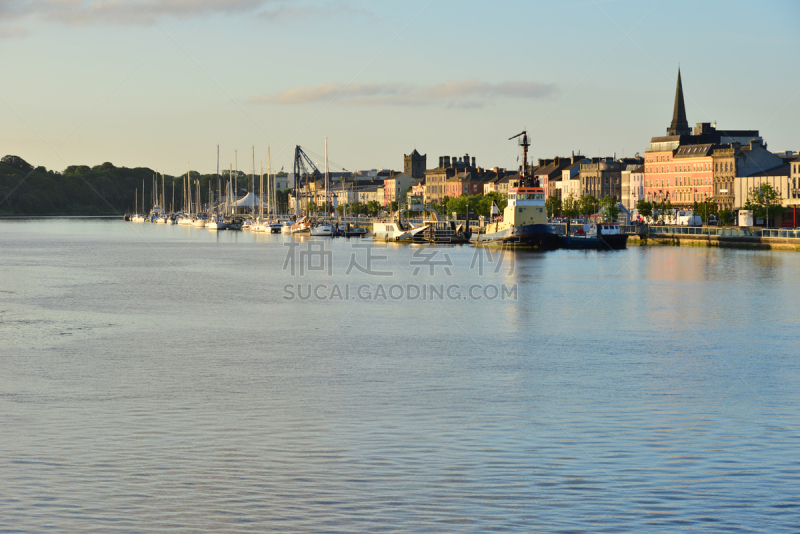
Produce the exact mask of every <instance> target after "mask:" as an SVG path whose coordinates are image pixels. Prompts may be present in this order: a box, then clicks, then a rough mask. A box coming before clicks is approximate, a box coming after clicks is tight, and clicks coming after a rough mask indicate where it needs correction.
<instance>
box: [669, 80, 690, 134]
mask: <svg viewBox="0 0 800 534" xmlns="http://www.w3.org/2000/svg"><path fill="white" fill-rule="evenodd" d="M691 134H692V129H691V128H689V123H688V122H686V105H685V104H684V103H683V85H682V84H681V69H678V87H677V88H676V89H675V108H674V109H673V110H672V122H671V123H670V125H669V128H667V135H691Z"/></svg>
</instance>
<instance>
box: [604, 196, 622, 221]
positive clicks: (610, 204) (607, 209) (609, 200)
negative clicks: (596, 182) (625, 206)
mask: <svg viewBox="0 0 800 534" xmlns="http://www.w3.org/2000/svg"><path fill="white" fill-rule="evenodd" d="M601 206H602V208H603V213H605V215H606V217H608V218H609V219H610V220H611V221H612V222H616V221H617V219H619V207H618V206H617V199H616V198H614V197H611V196H606V197H605V198H604V199H603V200H602V201H601Z"/></svg>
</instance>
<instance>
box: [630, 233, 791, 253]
mask: <svg viewBox="0 0 800 534" xmlns="http://www.w3.org/2000/svg"><path fill="white" fill-rule="evenodd" d="M628 245H632V246H637V245H640V246H647V245H662V246H678V247H721V248H743V249H753V250H794V251H798V252H800V239H795V238H781V237H757V236H720V235H683V234H678V235H671V234H650V235H649V236H639V235H632V236H630V237H628Z"/></svg>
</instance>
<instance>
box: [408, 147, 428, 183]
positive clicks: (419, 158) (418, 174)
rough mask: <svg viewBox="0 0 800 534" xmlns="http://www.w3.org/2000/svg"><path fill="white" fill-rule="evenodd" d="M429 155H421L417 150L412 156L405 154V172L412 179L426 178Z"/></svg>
mask: <svg viewBox="0 0 800 534" xmlns="http://www.w3.org/2000/svg"><path fill="white" fill-rule="evenodd" d="M427 156H428V155H427V154H420V153H419V152H417V149H416V148H415V149H414V151H413V152H412V153H411V154H403V159H404V162H405V164H404V165H403V172H404V173H406V174H407V175H409V176H410V177H412V178H425V167H426V164H427V160H428V157H427Z"/></svg>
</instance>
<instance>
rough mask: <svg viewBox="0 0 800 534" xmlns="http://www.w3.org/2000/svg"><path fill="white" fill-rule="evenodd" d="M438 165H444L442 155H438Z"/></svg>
mask: <svg viewBox="0 0 800 534" xmlns="http://www.w3.org/2000/svg"><path fill="white" fill-rule="evenodd" d="M439 167H444V156H439Z"/></svg>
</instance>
